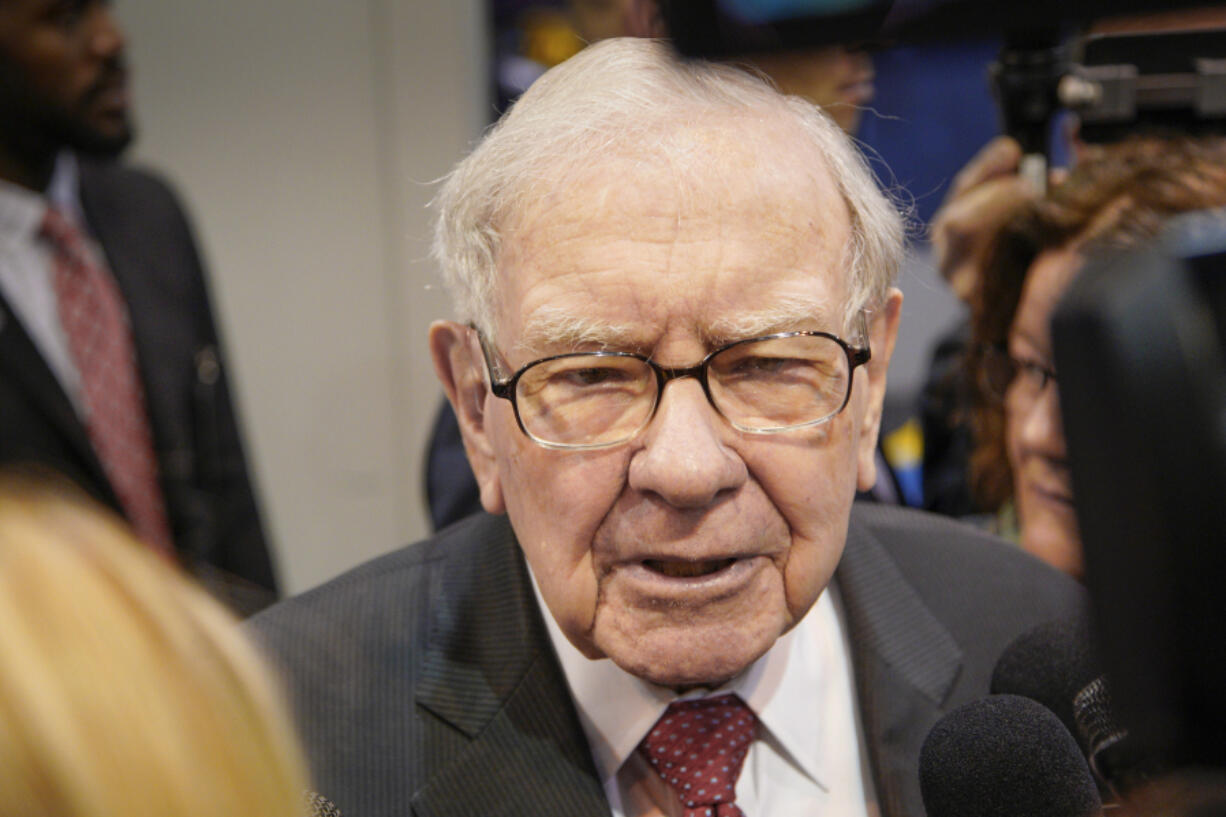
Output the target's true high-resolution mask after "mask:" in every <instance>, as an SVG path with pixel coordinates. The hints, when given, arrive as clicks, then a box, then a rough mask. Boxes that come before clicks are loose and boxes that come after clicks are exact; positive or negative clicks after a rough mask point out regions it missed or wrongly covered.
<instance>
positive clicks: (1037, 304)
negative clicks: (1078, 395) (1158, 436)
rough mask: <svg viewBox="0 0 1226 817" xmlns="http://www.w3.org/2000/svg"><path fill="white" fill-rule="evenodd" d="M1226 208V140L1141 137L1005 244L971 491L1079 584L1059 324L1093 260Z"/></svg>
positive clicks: (975, 318) (1068, 185)
mask: <svg viewBox="0 0 1226 817" xmlns="http://www.w3.org/2000/svg"><path fill="white" fill-rule="evenodd" d="M1223 206H1226V138H1222V137H1202V138H1198V139H1193V138H1188V137H1174V136H1172V137H1157V136H1144V137H1134V138H1132V139H1129V140H1126V141H1124V142H1121V143H1118V144H1115V145H1112V146H1109V147H1105V148H1102V149H1101V150H1099V151H1096V152H1095V154H1094V155H1092V156H1090V157H1088V158H1086V159H1083V160H1082V161H1081V162H1080V163H1079V164H1078V165H1077V167H1076V168H1075V169H1074V170H1073V172H1072V173H1071V175H1070V176H1069V178H1068V179H1067V180H1066V181H1065V182H1063V183H1062V184H1060V185H1059V186H1058V187H1056V188H1054V189H1053V190H1052V192H1051V193H1050V194H1049V195H1048V197H1046V198H1045V199H1041V200H1039V201H1037V202H1035V203H1033V204H1032V205H1029V206H1028V207H1027V208H1026V209H1025V211H1024V212H1023V214H1022V215H1021V216H1020V217H1018V218H1016V219H1014V220H1013V221H1011V222H1010V224H1009V225H1008V226H1007V227H1006V228H1005V229H1004V230H1003V231H1002V232H1001V233H1000V234H999V236H998V237H997V239H996V242H995V245H994V248H993V251H992V253H991V259H990V261H989V263H988V265H987V267H986V270H987V272H986V274H985V276H984V278H983V282H982V284H981V285H980V289H979V291H978V292H977V293H976V294H975V298H974V300H973V302H972V318H971V324H972V326H971V330H972V344H971V349H972V351H971V354H970V355H969V356H968V359H967V364H968V374H969V376H970V377H971V378H973V379H974V382H975V383H976V385H977V388H976V390H975V394H976V397H975V405H974V410H973V413H972V429H973V431H974V435H975V440H976V448H975V450H974V452H973V453H972V455H971V461H970V471H971V473H970V480H971V487H972V490H973V492H974V494H975V496H976V498H977V499H978V500H979V502H981V503H982V504H983V507H988V508H995V509H997V523H998V527H999V528H1000V530H1001V532H1002V533H1005V534H1006V535H1014V536H1015V537H1016V538H1017V539H1018V541H1019V542H1020V544H1021V546H1022V547H1023V548H1025V549H1026V550H1027V551H1029V552H1031V553H1033V554H1034V555H1036V556H1038V557H1039V558H1041V559H1043V560H1044V561H1046V562H1048V563H1050V564H1052V565H1054V566H1055V567H1057V568H1059V569H1061V570H1064V571H1066V572H1068V573H1071V574H1072V575H1074V576H1077V577H1081V575H1082V574H1083V571H1084V562H1083V559H1082V551H1081V538H1080V535H1079V533H1078V528H1077V520H1076V516H1075V513H1074V511H1075V507H1074V498H1073V491H1072V481H1071V478H1070V473H1069V463H1068V454H1067V449H1066V446H1065V440H1064V430H1063V427H1062V425H1061V420H1060V413H1059V402H1058V400H1059V394H1058V392H1059V389H1058V377H1059V375H1058V373H1057V372H1056V371H1055V369H1054V367H1053V365H1052V344H1051V331H1050V327H1049V324H1050V322H1051V316H1052V313H1053V312H1054V311H1055V307H1056V305H1057V303H1058V302H1059V300H1060V297H1061V296H1062V295H1063V294H1064V291H1065V289H1066V288H1067V287H1068V285H1069V283H1070V282H1071V281H1072V280H1073V278H1074V277H1075V276H1076V274H1077V272H1078V271H1079V270H1080V269H1081V268H1082V266H1083V265H1084V263H1085V261H1086V259H1087V258H1089V257H1091V256H1093V255H1095V254H1097V253H1102V252H1109V251H1114V250H1119V249H1126V248H1128V247H1132V246H1135V245H1137V244H1139V243H1141V242H1144V241H1148V240H1150V239H1152V238H1154V237H1155V236H1157V235H1158V234H1159V232H1161V230H1162V228H1163V226H1164V224H1165V223H1166V222H1167V220H1168V219H1170V218H1171V217H1172V216H1175V215H1177V214H1179V213H1184V212H1188V211H1193V210H1205V209H1210V208H1218V207H1223ZM1224 218H1226V217H1224ZM1121 443H1123V441H1121Z"/></svg>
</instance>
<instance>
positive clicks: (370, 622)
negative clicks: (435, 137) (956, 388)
mask: <svg viewBox="0 0 1226 817" xmlns="http://www.w3.org/2000/svg"><path fill="white" fill-rule="evenodd" d="M438 201H439V208H440V212H439V219H440V223H439V227H438V232H437V242H436V254H437V257H438V258H439V260H440V262H441V263H442V266H443V270H444V274H445V276H446V278H447V280H448V284H449V286H450V288H451V291H452V294H453V296H454V299H455V302H456V307H457V312H458V315H457V320H455V321H439V322H437V323H435V324H434V325H433V326H432V327H431V333H430V344H431V350H432V353H433V356H434V361H435V367H436V370H437V372H438V374H439V378H440V380H441V381H442V383H443V386H444V389H445V390H446V392H447V394H448V397H449V399H450V400H451V403H452V405H453V407H454V408H455V411H456V415H457V417H458V418H459V424H460V429H461V432H462V434H463V439H464V444H465V447H466V449H467V452H468V456H469V459H470V460H471V462H472V465H473V471H474V473H475V474H476V478H477V484H478V485H479V487H480V495H481V502H482V504H483V506H484V508H485V510H486V511H487V513H484V514H478V515H477V516H474V517H472V518H470V519H469V520H467V521H465V522H461V523H459V524H456V525H453V526H452V527H450V528H449V529H448V530H446V531H444V532H443V533H441V534H439V535H438V536H437V537H435V538H434V539H431V540H429V541H427V542H423V543H420V544H418V545H416V546H413V547H410V548H407V549H405V550H403V551H400V552H397V553H393V554H391V555H389V556H386V557H383V558H381V559H378V560H376V561H374V562H372V563H370V564H368V565H366V566H363V567H359V568H357V569H356V570H355V571H354V572H352V573H350V574H348V575H347V576H344V577H342V578H340V579H337V580H335V581H334V582H331V583H329V584H327V585H324V586H323V587H322V588H319V589H317V590H315V591H312V592H311V593H308V594H306V595H304V596H301V597H299V598H296V599H291V600H289V601H286V602H282V603H281V604H279V605H277V606H274V607H273V608H270V609H269V610H268V611H265V612H264V613H262V614H261V615H260V616H258V617H256V618H255V619H254V626H255V628H256V629H257V630H258V632H259V633H260V635H261V637H262V638H263V640H264V642H265V643H266V644H267V646H269V647H270V648H271V649H272V650H273V651H274V652H275V653H276V655H277V656H278V657H279V659H280V662H281V665H282V666H283V667H284V669H285V670H286V672H287V678H288V681H289V684H290V687H291V692H292V695H293V698H294V701H295V704H296V706H297V710H298V714H299V718H300V723H301V726H302V729H303V732H304V735H305V736H306V739H307V743H308V751H309V753H310V754H311V757H312V760H313V762H314V768H315V771H316V774H317V778H318V784H319V786H320V789H321V790H322V791H323V792H324V793H325V794H326V795H327V796H328V797H330V798H331V799H332V800H333V801H334V802H335V803H336V804H337V806H338V807H339V808H340V809H341V811H343V812H344V813H345V814H346V815H356V816H357V817H375V816H376V815H378V816H379V817H383V816H384V815H386V816H387V817H391V815H403V814H406V813H410V812H411V813H415V814H436V815H457V817H458V815H471V814H567V815H593V817H595V815H608V814H610V813H612V814H614V815H619V817H620V816H622V815H625V816H627V817H629V816H633V817H641V816H642V815H656V814H680V813H682V810H683V809H688V810H686V811H684V813H685V814H694V815H697V814H703V813H709V814H718V815H721V817H729V816H730V815H739V814H741V813H742V811H743V813H744V814H751V815H769V814H779V815H783V814H789V815H790V814H839V815H862V816H866V815H870V814H877V813H882V814H885V815H890V817H894V816H895V815H904V814H919V813H922V805H921V804H920V797H919V783H918V774H917V762H918V755H919V748H920V744H921V742H922V741H923V738H924V737H925V735H926V733H927V730H928V728H929V727H930V726H931V725H932V724H933V723H934V722H935V720H936V719H937V718H938V717H939V716H940V715H941V714H942V713H943V712H945V711H947V710H948V709H949V708H950V707H953V706H956V705H958V704H960V703H962V702H964V701H966V700H968V699H969V698H972V697H975V696H978V695H982V694H985V693H986V692H987V688H988V681H989V676H990V674H991V670H992V667H993V665H994V663H995V661H996V658H997V656H998V655H999V654H1000V653H1001V651H1002V650H1003V649H1004V647H1005V646H1006V645H1007V644H1008V643H1009V642H1010V641H1011V640H1012V639H1013V638H1014V637H1015V636H1016V635H1017V634H1019V633H1021V632H1023V631H1025V630H1026V629H1028V628H1029V627H1031V626H1033V625H1034V624H1036V623H1038V622H1041V621H1046V620H1048V619H1051V618H1054V617H1059V616H1075V615H1077V613H1078V610H1079V607H1080V602H1081V596H1080V593H1079V590H1078V588H1077V586H1076V584H1075V583H1074V582H1072V581H1071V580H1070V579H1068V578H1067V577H1065V576H1063V575H1060V574H1058V573H1057V572H1056V571H1054V570H1051V569H1050V568H1048V567H1046V566H1045V565H1042V564H1040V563H1039V562H1037V561H1035V560H1033V559H1031V558H1029V557H1028V556H1026V555H1024V554H1021V553H1018V552H1016V551H1014V550H1012V549H1010V548H1008V547H1006V546H1004V545H1003V544H1002V543H1000V542H997V541H995V540H993V539H991V538H989V537H986V536H983V535H980V534H978V533H977V532H975V531H973V530H972V529H970V528H966V527H963V526H961V525H958V524H957V523H955V522H952V521H949V520H942V519H937V518H934V517H929V516H926V515H924V514H921V513H918V512H913V511H907V510H904V509H900V508H897V507H887V506H881V505H871V504H866V505H863V506H861V507H855V508H853V502H852V500H853V497H854V496H855V494H856V491H857V488H859V489H863V488H865V487H866V486H869V485H871V484H872V483H873V481H874V479H875V476H876V474H875V469H876V458H875V450H876V443H877V432H878V426H879V423H880V418H881V409H882V399H883V395H884V391H885V380H886V368H887V366H888V363H889V358H890V353H891V351H892V347H893V343H894V337H895V333H896V330H897V326H898V316H899V309H900V305H901V300H902V297H901V295H900V294H899V292H898V291H897V289H895V288H894V286H893V279H894V276H895V274H896V272H897V268H898V264H899V261H900V257H901V254H902V237H903V230H902V222H901V218H900V217H899V214H898V212H897V211H896V210H895V208H894V207H893V206H892V205H891V203H890V202H889V201H888V200H887V199H886V197H885V196H884V195H882V193H881V192H880V190H879V189H878V187H877V184H876V181H875V179H874V177H873V175H872V173H871V172H870V171H869V169H868V168H867V166H866V164H865V163H864V160H863V158H862V157H861V156H860V155H859V154H858V152H857V151H856V149H855V148H854V146H853V145H852V143H851V141H850V140H849V139H848V137H847V136H846V135H845V133H844V132H843V131H842V130H841V129H840V128H839V127H838V126H837V125H836V124H835V123H834V122H832V121H831V120H830V119H829V118H828V117H826V116H825V115H824V114H822V113H821V112H820V111H819V110H818V109H817V108H815V107H814V106H812V105H811V104H809V103H807V102H804V101H802V100H798V99H795V98H790V97H784V96H782V95H780V94H779V93H777V92H776V91H775V90H774V89H772V88H771V87H770V86H769V85H767V84H766V83H764V82H762V81H761V80H760V79H758V78H757V77H756V76H752V75H750V74H747V73H745V72H743V71H741V70H739V69H736V68H732V67H729V66H723V65H713V64H708V63H702V62H681V61H679V60H677V59H676V58H675V57H674V56H673V55H672V54H671V52H670V51H669V49H668V48H667V47H666V46H665V45H664V44H662V43H659V42H656V41H650V40H644V39H611V40H606V41H604V42H602V43H599V44H596V45H594V46H592V47H590V48H588V49H586V50H585V51H583V52H582V53H580V54H579V55H577V56H576V57H573V58H572V59H570V60H568V61H567V62H565V63H562V64H561V65H559V66H558V67H556V68H554V69H552V70H551V71H550V72H548V73H546V74H545V75H544V76H543V77H542V78H541V79H540V80H538V81H537V82H536V83H535V84H534V85H533V86H532V87H531V88H530V89H529V90H528V92H527V93H526V94H525V95H524V96H523V97H522V98H521V100H520V101H519V103H518V104H517V105H516V106H515V107H514V108H513V109H512V110H511V111H510V113H508V114H507V115H506V116H505V117H504V118H503V119H502V121H501V122H500V123H499V125H498V126H497V127H496V128H495V129H494V130H493V131H491V133H490V134H489V135H488V136H487V137H486V138H485V140H484V141H483V142H482V143H481V145H480V146H479V147H478V148H477V149H476V150H475V151H474V152H473V153H472V155H470V156H469V157H468V158H467V159H465V160H464V161H463V162H461V163H460V165H459V166H458V167H457V168H456V169H455V170H454V171H453V173H452V174H451V176H450V177H449V179H448V181H447V183H446V185H445V186H444V188H443V190H442V191H441V192H440V194H439V198H438ZM707 724H711V725H712V726H711V728H708V727H707ZM686 729H690V730H691V731H690V732H689V733H688V739H687V734H686V733H685V731H684V730H686ZM723 758H726V759H723ZM742 769H743V771H742ZM700 772H701V773H700ZM687 784H689V785H688V786H687Z"/></svg>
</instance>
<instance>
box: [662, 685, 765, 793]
mask: <svg viewBox="0 0 1226 817" xmlns="http://www.w3.org/2000/svg"><path fill="white" fill-rule="evenodd" d="M756 728H757V718H755V717H754V714H753V711H752V710H750V708H749V707H748V706H746V705H745V702H744V701H742V700H741V699H740V698H738V697H737V696H736V695H721V696H719V697H716V698H702V699H698V700H693V701H678V702H676V703H673V704H671V705H669V707H668V709H667V710H665V712H664V715H663V716H661V718H660V720H658V721H656V725H655V726H653V727H652V728H651V731H650V732H648V733H647V737H645V738H643V742H642V743H640V744H639V752H641V753H642V754H643V755H644V757H646V758H647V762H649V763H650V764H651V766H652V768H654V769H655V770H656V773H657V774H659V775H660V777H661V778H663V779H664V782H666V783H668V785H669V786H670V787H671V788H672V789H673V791H674V792H676V794H677V796H678V798H680V800H681V803H682V805H684V806H685V808H686V815H687V817H690V816H691V815H693V816H694V817H705V815H711V817H716V815H718V817H724V815H739V814H740V813H741V811H740V809H738V808H736V806H735V805H733V800H735V799H736V781H737V778H738V777H739V776H740V774H741V766H742V764H744V762H745V754H746V753H747V752H748V751H749V745H750V744H751V743H752V742H753V738H754V731H755V730H756Z"/></svg>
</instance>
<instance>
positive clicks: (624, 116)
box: [434, 38, 904, 334]
mask: <svg viewBox="0 0 1226 817" xmlns="http://www.w3.org/2000/svg"><path fill="white" fill-rule="evenodd" d="M720 110H722V111H726V112H728V113H729V114H740V115H744V114H746V113H752V114H754V115H761V116H775V117H779V118H780V119H781V123H780V124H781V126H782V127H784V128H786V127H787V122H788V120H791V121H792V122H793V124H794V125H796V126H799V129H800V131H801V132H802V133H803V135H804V136H805V138H807V139H808V140H809V141H810V142H811V143H812V146H813V150H814V153H815V154H816V156H818V157H820V158H821V159H824V161H825V164H826V166H827V168H828V170H829V172H830V175H831V177H832V178H833V180H834V182H835V185H836V186H837V188H838V190H839V193H840V194H841V195H842V198H843V201H844V203H845V204H846V206H847V209H848V211H849V213H850V216H851V239H850V241H849V244H848V246H847V248H846V251H845V252H846V257H845V260H844V263H845V265H846V269H847V271H848V302H847V304H846V305H845V306H846V314H845V317H844V323H845V325H846V324H847V323H848V322H849V320H850V317H851V316H852V315H854V314H855V312H857V311H859V310H860V309H862V308H869V309H871V308H872V307H873V306H874V305H875V304H877V303H878V302H880V301H881V299H883V298H884V297H885V295H886V293H887V291H888V290H889V288H890V287H891V286H892V285H893V283H894V280H895V278H896V276H897V274H898V267H899V264H900V263H901V260H902V252H903V238H904V228H903V220H902V217H901V216H900V214H899V211H898V209H897V208H896V207H895V205H894V204H893V203H892V202H891V201H890V199H889V198H888V197H887V196H886V195H885V194H884V193H883V192H882V191H881V189H880V187H879V186H878V184H877V181H876V178H875V176H874V175H873V173H872V171H871V170H870V168H869V167H868V164H867V163H866V161H865V159H864V157H863V156H862V155H861V153H860V152H859V150H858V149H857V148H856V147H855V145H854V144H853V143H852V141H851V139H850V138H849V137H848V136H847V135H846V134H845V133H843V131H842V130H841V129H840V128H839V127H838V126H837V125H836V124H834V122H833V121H832V120H831V119H829V118H828V117H827V116H826V115H825V114H824V113H822V112H821V111H820V109H818V108H817V107H816V106H815V105H813V104H812V103H809V102H807V101H805V100H803V99H800V98H799V97H787V96H783V95H782V94H780V93H779V92H778V91H776V90H775V89H774V88H773V87H772V86H771V85H770V84H769V81H768V80H765V79H764V78H762V77H761V76H758V75H755V74H752V73H749V72H748V71H746V70H742V69H740V68H736V67H733V66H729V65H724V64H719V63H710V62H701V61H683V60H682V59H680V58H679V57H677V56H676V55H675V54H674V53H673V52H672V51H671V49H670V47H669V46H668V45H667V44H666V43H663V42H660V41H655V40H647V39H642V38H614V39H609V40H604V41H601V42H599V43H596V44H595V45H592V46H589V47H588V48H586V49H584V50H583V51H582V52H580V53H579V54H577V55H576V56H574V57H571V58H570V59H569V60H567V61H566V62H564V63H562V64H561V65H559V66H557V67H555V68H553V69H551V70H550V71H548V72H546V73H545V74H544V75H543V76H542V77H541V78H540V79H538V80H537V81H536V82H535V83H534V84H533V85H532V87H531V88H529V89H528V91H527V92H526V93H524V95H523V96H522V97H521V98H520V99H519V100H518V101H517V102H516V103H515V105H514V106H513V107H512V108H511V110H510V111H508V112H507V114H506V115H504V116H503V117H502V118H501V119H500V120H499V121H498V122H497V123H496V124H495V125H494V126H493V127H492V128H491V129H490V130H489V132H488V133H487V134H486V135H485V137H484V139H483V140H482V141H481V142H480V144H478V146H477V147H476V149H475V150H473V152H472V153H471V154H469V156H468V157H467V158H465V159H464V160H463V161H461V162H460V163H459V164H458V165H457V166H456V167H455V168H454V169H453V170H452V172H451V173H450V174H449V175H448V176H447V178H446V179H445V181H444V184H443V187H442V189H441V190H440V191H439V194H438V196H437V198H436V199H435V201H434V206H436V207H437V208H438V221H437V223H436V225H435V235H434V256H435V259H436V260H437V261H438V263H439V265H440V267H441V269H442V272H443V276H444V280H445V282H446V284H447V288H448V290H449V291H450V293H451V296H452V298H453V300H454V303H455V308H456V310H457V312H458V313H459V314H458V316H457V317H458V318H459V319H460V320H465V321H470V322H473V323H475V324H476V325H477V326H478V327H479V328H480V329H482V330H483V331H485V332H486V333H487V334H488V333H490V332H492V331H493V329H494V327H493V315H494V297H495V285H496V277H497V274H496V271H497V268H498V253H499V249H500V245H501V242H502V239H503V231H504V230H505V229H507V227H508V225H509V224H510V223H511V222H512V221H513V217H514V215H515V214H516V213H517V212H520V211H522V210H523V209H524V208H525V206H526V205H527V204H528V203H529V202H530V201H532V200H533V199H534V198H535V197H538V196H540V195H543V194H544V193H545V192H547V191H549V190H551V189H553V187H554V186H556V182H557V180H558V179H559V174H560V173H564V172H566V171H567V170H575V169H582V168H585V167H591V166H592V165H594V164H596V163H598V162H599V161H601V157H602V155H606V156H607V155H608V153H609V152H610V151H612V150H619V151H625V150H627V149H632V150H633V151H634V152H635V153H636V154H638V155H650V154H652V153H653V152H659V151H665V150H667V145H666V142H667V141H668V140H667V134H668V132H669V131H670V130H673V129H676V128H677V127H679V126H680V125H681V124H682V123H684V122H686V121H689V120H691V119H692V118H693V117H694V116H696V115H701V114H703V113H706V114H709V113H710V112H712V111H720ZM653 148H654V149H655V150H653ZM792 160H794V161H795V162H796V172H803V168H804V166H805V165H806V163H807V162H808V161H809V158H808V157H805V156H797V157H792ZM776 164H777V163H776Z"/></svg>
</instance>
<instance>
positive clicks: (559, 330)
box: [516, 297, 845, 355]
mask: <svg viewBox="0 0 1226 817" xmlns="http://www.w3.org/2000/svg"><path fill="white" fill-rule="evenodd" d="M842 314H843V309H842V308H841V307H832V306H831V305H830V304H828V303H823V302H821V301H820V300H818V299H816V298H804V297H788V298H780V299H779V300H778V301H777V302H776V303H774V304H772V305H771V306H770V308H768V309H762V310H755V311H753V312H742V313H738V314H736V315H723V316H719V317H716V318H713V319H710V320H701V324H700V326H699V331H700V332H701V334H702V339H703V341H704V343H706V344H707V345H709V346H713V347H714V346H721V345H723V344H725V343H730V342H732V341H735V340H742V339H744V338H753V337H758V336H761V335H770V334H773V333H775V332H787V331H791V330H794V329H820V330H824V331H827V332H832V333H834V334H840V335H841V334H842V333H843V331H844V329H845V327H844V326H843V323H844V321H843V319H842ZM650 329H651V328H650V327H644V326H639V325H635V324H629V323H613V322H610V321H605V320H601V319H599V318H594V317H590V316H586V315H577V314H575V313H573V312H571V311H569V310H567V309H563V308H561V307H549V306H545V307H542V308H540V309H537V310H535V311H534V312H533V314H532V316H531V318H530V319H529V320H528V321H527V325H526V326H525V328H524V332H523V335H522V337H521V338H520V339H519V342H518V343H517V344H516V349H517V350H519V351H521V352H523V353H525V354H528V355H533V354H539V353H540V352H542V350H558V349H560V350H566V349H584V348H586V349H616V350H638V351H640V352H643V353H649V352H650V351H651V349H650V348H644V347H649V346H650V345H651V344H652V342H653V340H654V339H653V338H651V337H650V336H649V335H650Z"/></svg>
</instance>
